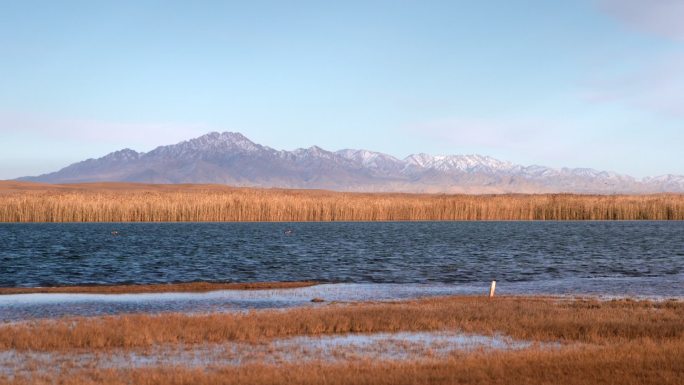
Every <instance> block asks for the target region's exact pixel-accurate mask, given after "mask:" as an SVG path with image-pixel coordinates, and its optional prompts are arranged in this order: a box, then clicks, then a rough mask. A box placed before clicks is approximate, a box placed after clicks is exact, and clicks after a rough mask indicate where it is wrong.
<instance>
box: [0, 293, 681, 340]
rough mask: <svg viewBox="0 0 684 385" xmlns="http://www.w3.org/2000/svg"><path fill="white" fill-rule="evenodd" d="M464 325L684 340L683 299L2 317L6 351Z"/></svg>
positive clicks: (512, 332) (517, 332) (552, 336)
mask: <svg viewBox="0 0 684 385" xmlns="http://www.w3.org/2000/svg"><path fill="white" fill-rule="evenodd" d="M436 330H458V331H463V332H469V333H483V334H494V333H497V332H499V333H504V334H506V335H509V336H511V337H514V338H518V339H526V340H535V341H560V342H582V343H593V344H604V343H612V342H617V341H620V342H625V341H629V340H634V339H639V338H648V339H650V340H652V341H667V340H677V341H680V342H684V303H682V302H678V301H664V302H649V301H633V300H615V301H607V302H600V301H597V300H564V299H554V298H534V297H532V298H526V297H498V298H495V299H488V298H485V297H444V298H432V299H421V300H415V301H407V302H396V303H392V302H390V303H361V304H330V305H324V306H320V307H316V308H298V309H291V310H286V311H280V310H272V311H255V312H249V313H229V314H224V313H215V314H204V315H187V314H163V315H124V316H107V317H95V318H74V319H65V320H56V321H55V320H45V321H35V322H30V323H16V324H7V325H0V350H7V349H16V350H38V351H43V350H64V349H82V348H85V349H90V350H92V349H98V350H104V351H106V350H108V349H115V348H147V347H152V346H157V345H162V344H169V343H174V344H175V343H183V344H200V343H207V342H208V343H221V342H227V341H248V342H255V341H265V340H269V339H272V338H279V337H287V336H294V335H323V334H337V333H371V332H396V331H436Z"/></svg>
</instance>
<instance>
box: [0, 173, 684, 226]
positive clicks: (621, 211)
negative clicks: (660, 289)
mask: <svg viewBox="0 0 684 385" xmlns="http://www.w3.org/2000/svg"><path fill="white" fill-rule="evenodd" d="M407 220H447V221H448V220H684V195H682V194H657V195H572V194H542V195H522V194H509V195H443V194H395V193H392V194H390V193H342V192H331V191H321V190H282V189H255V188H232V187H228V186H221V185H144V184H125V183H99V184H74V185H48V184H35V183H20V182H0V222H178V221H185V222H207V221H209V222H223V221H407Z"/></svg>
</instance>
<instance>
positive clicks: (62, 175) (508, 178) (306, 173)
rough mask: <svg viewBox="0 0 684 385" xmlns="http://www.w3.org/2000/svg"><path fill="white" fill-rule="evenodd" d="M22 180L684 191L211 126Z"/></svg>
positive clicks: (486, 159)
mask: <svg viewBox="0 0 684 385" xmlns="http://www.w3.org/2000/svg"><path fill="white" fill-rule="evenodd" d="M22 179H24V180H33V181H38V182H52V183H60V182H61V183H64V182H67V183H69V182H71V183H73V182H102V181H112V182H116V181H126V182H144V183H220V184H230V185H236V186H258V187H281V188H323V189H332V190H343V191H386V192H440V193H445V192H446V193H469V194H473V193H545V192H568V193H610V194H614V193H646V192H684V176H676V175H665V176H661V177H655V178H644V179H641V180H637V179H634V178H632V177H629V176H626V175H620V174H616V173H613V172H606V171H598V170H593V169H588V168H584V169H583V168H577V169H571V168H564V169H553V168H548V167H543V166H520V165H516V164H513V163H510V162H505V161H501V160H498V159H495V158H493V157H490V156H485V155H477V154H470V155H430V154H425V153H417V154H412V155H409V156H407V157H406V158H404V159H397V158H395V157H393V156H391V155H387V154H384V153H381V152H375V151H370V150H355V149H345V150H339V151H336V152H331V151H328V150H325V149H323V148H321V147H318V146H311V147H309V148H299V149H296V150H294V151H286V150H280V151H276V150H274V149H272V148H270V147H266V146H263V145H260V144H256V143H254V142H252V141H251V140H249V139H248V138H247V137H245V136H244V135H242V134H241V133H239V132H210V133H208V134H205V135H202V136H200V137H197V138H194V139H190V140H186V141H183V142H180V143H177V144H173V145H168V146H160V147H157V148H156V149H154V150H152V151H150V152H147V153H138V152H136V151H134V150H131V149H128V148H126V149H123V150H120V151H116V152H113V153H110V154H108V155H106V156H104V157H102V158H99V159H88V160H86V161H83V162H78V163H75V164H73V165H70V166H68V167H65V168H63V169H62V170H60V171H57V172H53V173H50V174H45V175H41V176H38V177H27V178H22Z"/></svg>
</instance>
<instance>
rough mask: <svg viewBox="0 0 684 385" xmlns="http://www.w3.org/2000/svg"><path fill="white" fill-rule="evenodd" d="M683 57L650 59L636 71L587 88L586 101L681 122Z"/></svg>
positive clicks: (683, 54)
mask: <svg viewBox="0 0 684 385" xmlns="http://www.w3.org/2000/svg"><path fill="white" fill-rule="evenodd" d="M682 68H684V53H680V54H669V55H664V56H661V57H658V58H654V59H653V60H652V62H651V63H650V64H648V65H646V66H644V67H643V68H641V69H640V70H638V71H635V72H632V73H630V74H627V75H622V76H616V77H613V78H609V79H604V80H600V81H593V82H592V83H591V84H590V85H589V90H588V92H587V95H586V96H587V99H588V100H589V101H593V102H608V103H620V104H624V105H626V106H628V107H630V108H638V109H641V110H647V111H653V112H657V113H660V114H665V115H668V116H671V117H675V118H684V75H683V74H682V70H681V69H682Z"/></svg>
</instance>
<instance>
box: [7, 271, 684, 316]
mask: <svg viewBox="0 0 684 385" xmlns="http://www.w3.org/2000/svg"><path fill="white" fill-rule="evenodd" d="M659 283H660V284H662V285H663V287H665V289H663V290H671V288H672V287H676V286H677V285H680V286H681V285H682V280H679V278H676V277H675V280H673V281H661V282H659ZM635 287H637V288H638V287H645V284H644V282H640V281H639V278H630V279H620V280H609V281H607V282H604V281H603V280H602V279H600V278H594V279H591V280H590V282H586V283H583V284H582V285H581V290H583V291H582V293H584V294H585V295H593V296H599V297H613V296H625V293H629V292H630V290H631V288H635ZM647 287H648V288H649V289H650V290H648V291H646V290H644V289H641V290H640V291H639V293H641V294H639V295H636V294H628V296H630V297H634V296H637V297H646V298H655V299H660V298H669V297H662V296H659V295H658V293H659V292H660V290H661V289H660V287H659V286H658V285H651V286H647ZM592 288H593V289H594V290H593V291H592ZM487 292H488V285H487V284H480V285H459V284H382V283H366V284H357V283H347V284H345V283H341V284H321V285H316V286H310V287H301V288H293V289H273V290H221V291H214V292H208V293H152V294H13V295H0V322H12V321H22V320H31V319H39V318H57V317H65V316H98V315H113V314H124V313H163V312H185V313H207V312H230V311H244V310H249V309H284V308H291V307H299V306H325V305H326V304H328V303H331V302H361V301H392V300H404V299H413V298H424V297H434V296H445V295H486V293H487ZM578 292H580V289H579V288H578V282H577V280H565V281H563V280H560V281H550V282H549V281H547V282H543V284H542V283H538V282H537V283H533V284H531V283H527V282H517V283H516V282H513V283H503V284H498V286H497V293H498V295H506V294H520V293H527V294H548V293H554V294H570V295H577V293H578ZM644 292H648V293H652V295H643V293H644ZM314 298H321V299H323V300H325V302H323V303H314V302H312V301H311V300H312V299H314Z"/></svg>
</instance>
